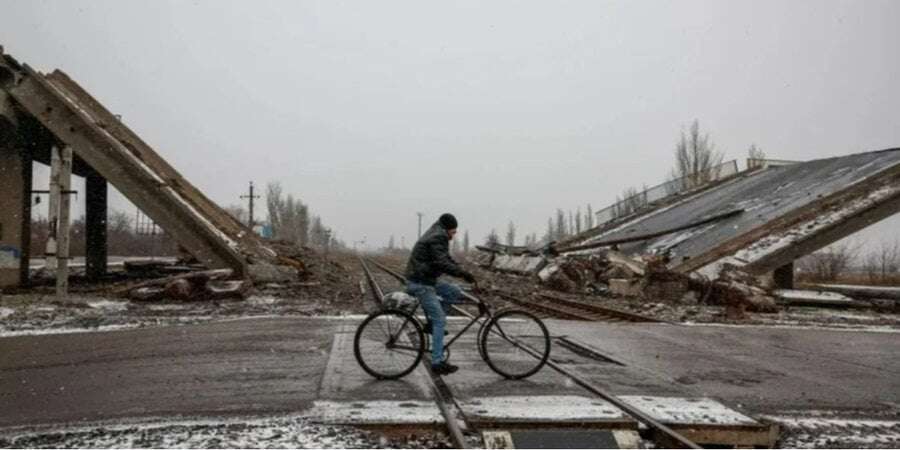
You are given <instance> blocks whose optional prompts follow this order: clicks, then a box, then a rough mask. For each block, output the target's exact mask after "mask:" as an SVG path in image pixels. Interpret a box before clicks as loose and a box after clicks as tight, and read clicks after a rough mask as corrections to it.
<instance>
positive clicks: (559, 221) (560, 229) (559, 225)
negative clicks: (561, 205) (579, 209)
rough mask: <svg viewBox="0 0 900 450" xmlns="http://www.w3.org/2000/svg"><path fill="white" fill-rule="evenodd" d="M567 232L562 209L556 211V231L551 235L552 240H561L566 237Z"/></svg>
mask: <svg viewBox="0 0 900 450" xmlns="http://www.w3.org/2000/svg"><path fill="white" fill-rule="evenodd" d="M567 234H568V232H566V213H564V212H563V210H562V209H557V210H556V230H555V231H554V234H553V239H554V240H557V241H558V240H561V239H562V238H564V237H566V235H567Z"/></svg>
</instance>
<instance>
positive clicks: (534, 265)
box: [482, 148, 900, 288]
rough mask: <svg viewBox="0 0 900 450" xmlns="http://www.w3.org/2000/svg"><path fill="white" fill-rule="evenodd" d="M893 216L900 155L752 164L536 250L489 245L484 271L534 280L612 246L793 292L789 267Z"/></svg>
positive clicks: (680, 268)
mask: <svg viewBox="0 0 900 450" xmlns="http://www.w3.org/2000/svg"><path fill="white" fill-rule="evenodd" d="M898 211H900V149H897V148H895V149H887V150H881V151H874V152H866V153H858V154H853V155H847V156H841V157H834V158H825V159H818V160H813V161H807V162H801V163H794V164H787V165H776V166H762V167H751V168H749V169H747V170H745V171H743V172H739V173H736V174H734V175H731V176H729V177H725V178H722V179H720V180H716V181H715V182H713V183H709V184H707V185H704V186H701V187H698V188H696V189H694V190H691V191H687V192H684V193H680V194H676V195H670V196H668V197H666V198H663V199H661V200H659V201H657V202H655V203H653V204H649V205H647V206H646V207H643V208H640V209H638V210H637V211H635V212H633V213H631V214H629V215H626V216H623V217H619V218H617V219H615V220H612V221H609V222H607V223H604V224H601V225H600V226H598V227H595V228H593V229H590V230H587V231H585V232H583V233H580V234H578V235H575V236H572V237H570V238H567V239H565V240H563V241H561V242H556V243H553V244H552V245H551V246H549V247H548V248H547V249H544V251H541V250H540V249H538V250H534V249H525V248H511V247H505V246H494V247H492V248H482V249H483V250H486V251H487V252H488V253H490V254H492V256H491V257H490V261H489V262H487V264H489V265H491V266H492V267H494V268H496V269H499V270H505V271H510V272H518V273H538V272H539V271H541V270H542V269H545V266H547V265H548V264H549V263H550V259H552V258H550V257H548V256H549V255H553V254H562V255H579V254H582V255H583V254H590V253H591V252H595V251H599V250H606V249H610V248H612V249H616V250H618V251H620V252H622V253H624V254H625V255H628V256H631V257H642V256H653V257H658V258H661V259H663V260H664V261H665V265H666V266H667V268H668V269H669V270H671V271H674V272H678V273H683V274H688V273H694V272H696V273H700V274H703V275H705V276H707V277H709V278H715V277H716V276H717V275H718V274H719V272H720V270H721V269H722V268H723V267H725V266H726V265H729V266H734V267H737V268H739V269H741V270H742V271H744V272H747V273H749V274H752V275H757V276H761V275H766V274H768V273H774V278H775V281H776V284H779V285H781V287H786V288H790V287H791V285H792V280H793V262H794V261H795V260H796V259H798V258H800V257H803V256H805V255H808V254H810V253H812V252H814V251H817V250H819V249H821V248H823V247H826V246H827V245H830V244H832V243H834V242H836V241H838V240H840V239H842V238H844V237H847V236H849V235H851V234H853V233H855V232H857V231H859V230H861V229H863V228H865V227H867V226H869V225H872V224H874V223H876V222H878V221H880V220H883V219H885V218H887V217H889V216H891V215H893V214H896V213H897V212H898Z"/></svg>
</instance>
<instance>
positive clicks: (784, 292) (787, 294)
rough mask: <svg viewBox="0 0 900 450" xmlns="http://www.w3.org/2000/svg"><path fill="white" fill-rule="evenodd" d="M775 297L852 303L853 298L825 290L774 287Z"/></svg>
mask: <svg viewBox="0 0 900 450" xmlns="http://www.w3.org/2000/svg"><path fill="white" fill-rule="evenodd" d="M773 293H774V294H775V296H776V297H780V298H783V299H786V300H813V301H821V302H835V303H842V302H843V303H852V302H853V299H852V298H850V297H847V296H846V295H842V294H838V293H836V292H827V291H808V290H802V289H776V290H775V291H774V292H773Z"/></svg>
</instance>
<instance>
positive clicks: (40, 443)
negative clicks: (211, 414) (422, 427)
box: [0, 416, 448, 448]
mask: <svg viewBox="0 0 900 450" xmlns="http://www.w3.org/2000/svg"><path fill="white" fill-rule="evenodd" d="M447 444H448V443H447V442H446V441H445V440H444V438H443V437H440V436H437V437H436V436H407V437H406V438H403V439H396V440H388V439H386V438H384V437H381V436H379V435H377V434H375V433H369V432H365V431H362V430H358V429H356V428H351V427H343V426H334V425H322V424H317V423H313V422H312V421H310V420H309V419H307V418H305V417H301V416H287V417H274V418H256V419H222V420H216V419H209V420H174V421H172V420H162V419H159V420H156V421H136V422H118V423H110V424H98V425H89V426H80V427H73V428H63V429H46V430H31V431H27V430H25V431H12V432H6V433H4V432H2V431H0V447H2V448H379V447H382V448H383V447H393V448H434V447H446V446H448V445H447Z"/></svg>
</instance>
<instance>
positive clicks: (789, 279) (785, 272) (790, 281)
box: [772, 261, 794, 289]
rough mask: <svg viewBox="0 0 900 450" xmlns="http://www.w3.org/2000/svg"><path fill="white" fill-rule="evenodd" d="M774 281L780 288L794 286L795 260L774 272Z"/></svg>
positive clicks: (791, 287)
mask: <svg viewBox="0 0 900 450" xmlns="http://www.w3.org/2000/svg"><path fill="white" fill-rule="evenodd" d="M772 281H773V282H774V283H775V287H776V288H778V289H793V288H794V262H793V261H791V262H789V263H787V264H785V265H783V266H781V267H779V268H777V269H775V271H773V272H772Z"/></svg>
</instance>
